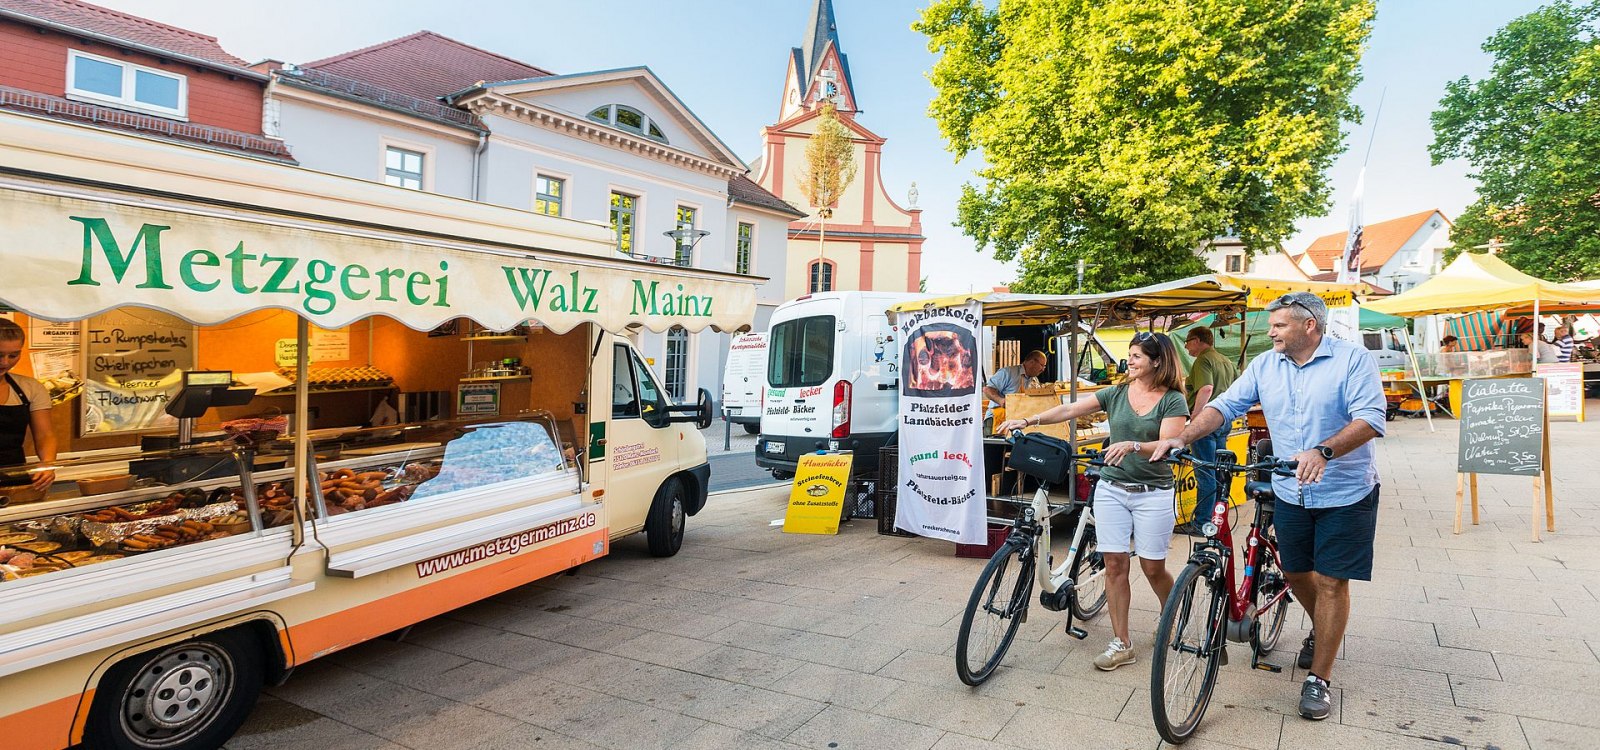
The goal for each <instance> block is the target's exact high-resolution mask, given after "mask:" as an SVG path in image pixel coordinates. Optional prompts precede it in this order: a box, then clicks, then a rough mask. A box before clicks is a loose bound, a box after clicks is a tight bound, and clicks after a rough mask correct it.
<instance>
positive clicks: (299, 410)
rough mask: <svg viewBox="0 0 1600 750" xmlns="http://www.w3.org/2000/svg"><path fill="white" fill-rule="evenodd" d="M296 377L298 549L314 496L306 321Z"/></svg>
mask: <svg viewBox="0 0 1600 750" xmlns="http://www.w3.org/2000/svg"><path fill="white" fill-rule="evenodd" d="M295 351H296V354H295V375H294V378H295V380H294V461H295V472H294V497H295V502H294V505H295V507H296V508H298V509H300V516H301V517H300V518H296V519H295V524H294V544H295V546H296V547H298V546H300V545H301V544H303V543H305V526H304V520H305V516H307V515H309V514H310V508H309V506H307V505H306V502H307V500H309V499H310V497H311V493H310V492H308V491H307V490H308V488H309V486H310V482H309V481H307V479H308V478H309V476H310V474H311V438H310V433H311V419H310V414H311V384H310V380H311V378H310V377H309V370H310V369H311V366H310V362H311V323H310V321H307V320H306V319H305V318H302V317H298V316H296V318H295Z"/></svg>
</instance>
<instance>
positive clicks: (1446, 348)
mask: <svg viewBox="0 0 1600 750" xmlns="http://www.w3.org/2000/svg"><path fill="white" fill-rule="evenodd" d="M1439 351H1440V352H1441V353H1444V354H1449V353H1451V352H1458V351H1461V340H1460V339H1458V338H1456V337H1454V336H1446V337H1444V338H1442V339H1440V340H1439Z"/></svg>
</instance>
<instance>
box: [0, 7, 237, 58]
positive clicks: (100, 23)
mask: <svg viewBox="0 0 1600 750" xmlns="http://www.w3.org/2000/svg"><path fill="white" fill-rule="evenodd" d="M0 10H7V11H11V12H13V13H20V14H22V15H26V16H32V17H33V18H37V19H40V20H43V21H49V22H51V23H57V24H61V25H62V26H70V27H72V28H74V29H81V30H83V31H86V32H89V33H92V34H99V35H103V36H108V37H114V38H117V39H123V40H126V41H129V42H133V43H135V44H141V45H144V46H146V47H154V48H155V49H161V50H167V51H169V52H175V53H177V54H180V55H187V56H189V57H193V58H197V59H200V60H205V61H207V62H213V63H216V64H218V65H226V66H229V67H236V68H246V67H249V65H250V63H248V62H245V61H244V60H241V59H239V58H237V57H234V56H233V55H230V54H228V53H227V51H226V50H224V49H222V46H221V45H219V44H217V38H216V37H214V36H206V35H205V34H200V33H197V32H193V31H190V30H188V29H180V28H178V27H176V26H168V25H167V24H164V23H159V22H156V21H152V20H150V19H148V18H140V17H138V16H133V15H129V14H127V13H121V12H118V11H114V10H111V9H110V8H102V7H100V6H98V5H90V4H88V3H84V2H79V1H78V0H0Z"/></svg>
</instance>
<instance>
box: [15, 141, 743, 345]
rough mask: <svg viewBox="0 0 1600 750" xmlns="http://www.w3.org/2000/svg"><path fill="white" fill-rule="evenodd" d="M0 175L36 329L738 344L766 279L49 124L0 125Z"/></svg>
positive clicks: (598, 237)
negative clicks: (519, 335)
mask: <svg viewBox="0 0 1600 750" xmlns="http://www.w3.org/2000/svg"><path fill="white" fill-rule="evenodd" d="M6 144H11V145H6ZM23 144H26V145H23ZM119 154H120V155H119ZM13 157H14V158H13ZM140 161H148V162H150V163H149V164H148V165H147V167H148V169H147V171H146V172H144V173H142V174H143V175H144V177H143V179H129V177H130V173H126V172H123V171H122V170H125V169H127V168H128V166H129V164H130V163H131V164H134V165H137V164H138V163H139V162H140ZM113 162H115V167H114V168H113V167H108V169H107V170H106V171H101V170H97V169H95V168H94V167H95V165H96V164H97V163H101V164H112V163H113ZM157 162H159V164H158V163H157ZM0 164H3V165H6V166H5V167H4V168H0V226H3V227H5V228H6V232H5V240H4V242H5V245H4V256H5V260H6V263H5V273H3V274H0V302H3V303H4V304H6V305H8V306H10V307H13V308H16V309H19V310H23V311H25V312H27V313H29V314H30V315H36V316H38V317H41V318H46V319H51V320H58V321H66V320H78V319H82V318H87V317H89V316H92V315H95V314H97V313H101V312H104V311H106V310H109V309H112V308H118V307H128V306H135V307H146V308H151V309H156V310H162V311H165V312H168V313H171V314H173V315H177V316H179V317H181V318H184V319H185V320H188V321H189V322H191V323H194V324H196V325H215V324H217V323H221V322H224V321H227V320H229V319H232V318H235V317H238V316H240V315H243V314H246V313H249V312H253V311H257V310H265V309H282V310H287V311H290V312H293V313H295V314H297V315H299V316H301V317H304V318H306V319H308V320H310V321H311V322H312V323H315V324H316V325H318V326H321V327H324V328H337V327H341V326H345V325H348V324H350V323H352V322H354V321H356V320H360V319H362V318H367V317H372V316H384V317H388V318H392V319H394V320H396V321H399V322H401V323H403V324H405V325H406V326H409V327H411V328H413V329H416V330H430V329H433V328H436V327H438V326H439V325H440V324H441V323H443V322H445V321H447V320H451V319H454V318H468V319H470V320H472V321H474V322H476V323H478V324H479V325H481V326H483V327H485V328H488V329H491V330H506V329H509V328H512V327H514V326H516V325H519V324H522V323H525V322H529V321H532V322H537V323H540V324H542V325H544V326H545V327H547V328H549V329H551V330H553V331H556V332H565V331H567V330H570V329H572V328H573V327H574V326H577V325H579V324H583V323H594V324H597V325H599V326H600V327H601V328H604V329H606V330H608V331H611V332H613V333H622V332H624V331H626V330H628V329H630V328H636V327H643V328H647V329H649V330H652V331H657V332H660V331H665V330H667V329H668V328H671V327H673V326H682V327H683V328H685V329H688V330H690V331H699V330H703V329H706V328H712V329H716V330H719V331H737V330H741V329H745V328H748V327H749V326H750V324H751V322H752V321H753V319H754V315H755V291H756V286H757V285H759V284H760V283H761V282H762V281H764V279H761V278H757V277H751V276H741V275H736V274H731V273H721V272H716V271H705V270H699V269H691V268H680V267H676V266H670V265H657V264H653V263H644V262H639V261H634V260H630V259H626V258H622V257H619V256H618V255H617V254H616V253H615V251H614V249H613V248H612V246H611V242H610V233H609V231H608V230H606V229H605V228H604V227H598V226H594V225H591V224H587V223H584V222H577V221H572V220H567V219H556V218H553V217H545V216H539V215H536V214H533V213H531V212H523V211H515V210H512V209H505V208H501V207H484V206H483V205H482V204H474V203H471V202H469V201H460V200H457V199H453V198H448V197H444V196H433V195H426V194H422V195H419V194H416V193H415V192H413V191H406V190H402V189H398V188H393V187H389V186H385V185H379V184H375V183H367V182H364V181H361V180H353V179H349V178H342V177H335V176H332V175H326V174H322V173H317V172H311V171H309V170H304V169H299V168H296V167H289V166H284V165H278V164H272V163H267V162H258V161H255V160H250V159H244V158H239V157H234V156H228V155H221V154H216V153H211V152H205V151H201V150H198V149H188V148H185V147H182V146H176V145H172V144H165V143H157V142H151V141H148V140H145V139H138V138H133V137H130V136H122V135H115V134H109V133H104V132H102V131H95V130H93V129H88V128H76V127H75V126H70V125H63V124H59V123H40V122H36V121H24V120H19V119H16V118H13V117H11V116H4V115H0ZM107 172H110V174H107ZM106 176H110V177H114V178H117V182H116V184H108V183H107V182H103V181H101V178H103V177H106ZM252 184H253V185H254V186H255V190H254V191H250V190H241V189H239V188H241V187H242V186H248V185H252ZM251 195H257V196H260V197H261V200H260V202H259V203H255V202H251V203H247V202H243V201H242V200H241V199H242V198H244V197H247V196H251ZM308 196H309V197H310V198H313V199H314V200H310V201H306V200H305V198H306V197H308ZM390 200H392V201H393V202H394V203H396V204H399V207H398V208H394V207H391V206H389V205H386V204H385V201H390ZM523 222H525V223H523ZM519 223H522V226H520V227H519V226H518V224H519ZM554 248H560V249H554Z"/></svg>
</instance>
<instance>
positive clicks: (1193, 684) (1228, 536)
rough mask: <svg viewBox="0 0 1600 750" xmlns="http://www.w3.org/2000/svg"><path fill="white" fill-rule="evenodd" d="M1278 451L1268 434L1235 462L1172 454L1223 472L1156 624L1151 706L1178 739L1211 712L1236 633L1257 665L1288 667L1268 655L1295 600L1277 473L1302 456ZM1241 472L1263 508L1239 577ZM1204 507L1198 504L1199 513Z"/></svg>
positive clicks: (1288, 470) (1159, 727)
mask: <svg viewBox="0 0 1600 750" xmlns="http://www.w3.org/2000/svg"><path fill="white" fill-rule="evenodd" d="M1271 453H1272V444H1271V442H1270V441H1262V443H1261V444H1260V447H1258V449H1257V453H1256V455H1257V457H1258V460H1257V461H1255V462H1253V463H1250V464H1244V465H1240V464H1236V463H1234V454H1233V453H1232V452H1230V451H1218V452H1217V460H1216V461H1215V462H1210V461H1201V460H1199V459H1197V458H1195V457H1194V455H1193V454H1190V453H1188V452H1186V451H1184V452H1177V453H1175V454H1174V455H1173V456H1172V457H1171V458H1170V459H1168V460H1169V461H1172V462H1179V461H1186V462H1188V463H1190V464H1192V465H1193V466H1194V470H1195V471H1215V472H1217V475H1218V476H1217V488H1218V494H1217V496H1216V497H1215V498H1213V504H1212V506H1211V516H1210V520H1209V521H1206V522H1205V523H1203V524H1202V525H1201V527H1200V530H1201V533H1202V534H1204V536H1205V539H1204V540H1202V541H1199V542H1196V543H1195V545H1194V552H1193V553H1192V554H1191V555H1190V556H1189V563H1188V565H1186V566H1184V568H1183V572H1181V573H1179V574H1178V577H1177V579H1176V581H1175V582H1174V583H1173V586H1172V593H1171V594H1169V595H1168V596H1167V601H1166V603H1165V605H1163V606H1162V608H1161V620H1160V623H1159V624H1158V626H1157V627H1156V646H1155V653H1154V655H1153V658H1152V660H1151V661H1152V664H1151V666H1150V707H1151V710H1152V711H1153V713H1154V714H1155V725H1156V731H1158V732H1160V733H1161V738H1162V739H1164V740H1166V741H1167V742H1170V743H1172V744H1174V745H1177V744H1181V743H1183V742H1184V741H1186V740H1188V739H1189V737H1190V736H1192V735H1193V734H1194V731H1195V729H1196V728H1197V727H1198V726H1199V725H1200V719H1201V717H1203V716H1205V712H1206V707H1207V706H1209V705H1210V703H1211V691H1212V689H1213V688H1215V687H1216V683H1217V668H1218V667H1220V666H1221V665H1223V664H1226V663H1227V662H1228V652H1227V644H1228V642H1229V641H1232V642H1234V643H1248V644H1250V649H1251V658H1250V667H1251V668H1252V669H1264V670H1267V671H1269V672H1280V671H1282V668H1281V667H1277V666H1274V665H1271V664H1268V663H1266V662H1264V661H1262V660H1261V657H1263V656H1265V655H1267V654H1269V653H1271V652H1272V649H1273V648H1274V647H1276V646H1277V645H1278V637H1279V636H1280V635H1282V633H1283V623H1284V620H1286V619H1287V617H1288V610H1289V603H1290V602H1291V601H1293V597H1292V596H1291V595H1290V594H1289V582H1288V580H1287V579H1286V578H1285V577H1284V575H1283V568H1282V565H1281V563H1280V561H1279V559H1278V541H1277V537H1276V536H1275V535H1274V534H1273V531H1272V512H1273V509H1274V504H1275V502H1276V500H1277V496H1276V495H1275V494H1274V493H1273V491H1272V482H1271V479H1272V475H1273V474H1279V475H1282V476H1292V475H1293V474H1292V472H1293V470H1294V468H1295V467H1296V466H1297V463H1296V462H1294V461H1285V460H1280V459H1277V458H1273V457H1272V456H1271ZM1263 456H1264V458H1263ZM1238 474H1246V475H1247V476H1248V477H1249V478H1248V479H1247V481H1246V482H1245V486H1244V491H1245V495H1246V496H1247V497H1249V498H1250V499H1251V500H1254V501H1255V507H1256V514H1255V520H1254V521H1252V522H1251V524H1250V532H1249V533H1248V534H1246V535H1245V539H1244V575H1243V577H1242V578H1240V579H1239V580H1238V581H1237V582H1236V581H1235V571H1234V562H1233V558H1234V554H1233V551H1234V548H1233V528H1232V525H1231V524H1230V523H1229V522H1228V502H1227V497H1228V494H1229V492H1230V491H1231V489H1232V487H1233V480H1234V477H1235V476H1236V475H1238ZM1202 508H1204V506H1199V507H1197V508H1196V511H1195V512H1196V515H1199V513H1200V512H1201V509H1202Z"/></svg>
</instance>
